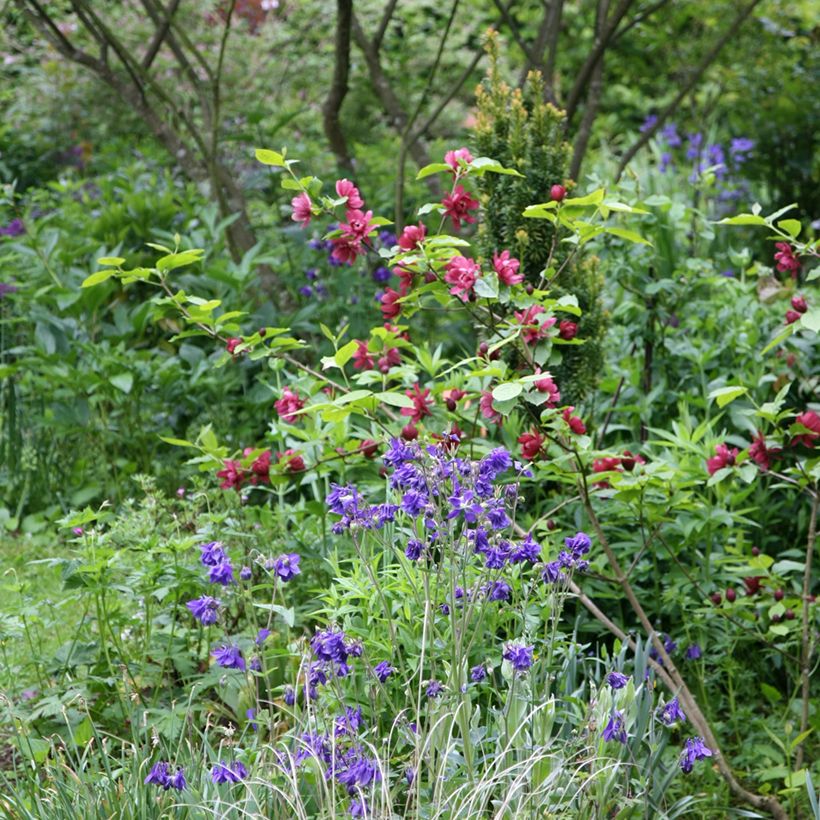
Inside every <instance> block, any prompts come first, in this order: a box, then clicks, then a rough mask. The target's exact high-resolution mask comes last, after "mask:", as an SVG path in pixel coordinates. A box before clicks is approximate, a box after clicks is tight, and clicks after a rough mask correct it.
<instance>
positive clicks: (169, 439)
mask: <svg viewBox="0 0 820 820" xmlns="http://www.w3.org/2000/svg"><path fill="white" fill-rule="evenodd" d="M160 440H161V441H164V442H165V443H166V444H173V445H174V447H193V446H194V445H193V444H191V442H190V441H185V439H184V438H172V437H171V436H160Z"/></svg>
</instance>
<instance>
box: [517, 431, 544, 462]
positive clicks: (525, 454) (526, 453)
mask: <svg viewBox="0 0 820 820" xmlns="http://www.w3.org/2000/svg"><path fill="white" fill-rule="evenodd" d="M544 440H545V439H544V437H543V436H542V435H541V434H540V433H539V432H538V430H530V431H529V432H528V433H522V434H521V435H520V436H519V437H518V443H519V444H520V445H521V458H523V459H524V460H525V461H534V460H535V459H536V458H538V454H539V453H540V452H541V448H542V447H543V446H544Z"/></svg>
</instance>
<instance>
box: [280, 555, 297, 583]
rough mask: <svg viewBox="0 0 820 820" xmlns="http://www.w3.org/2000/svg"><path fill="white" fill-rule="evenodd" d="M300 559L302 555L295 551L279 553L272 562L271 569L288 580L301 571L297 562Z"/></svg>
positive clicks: (284, 579)
mask: <svg viewBox="0 0 820 820" xmlns="http://www.w3.org/2000/svg"><path fill="white" fill-rule="evenodd" d="M301 560H302V556H301V555H298V554H297V553H295V552H291V553H288V554H287V555H280V556H279V557H278V558H277V559H276V560H275V561H274V562H273V570H274V572H275V573H276V574H277V575H278V576H279V577H280V578H281V579H282V580H283V581H290V579H291V578H293V577H295V576H296V575H299V574H300V573H301V572H302V570H300V569H299V562H300V561H301Z"/></svg>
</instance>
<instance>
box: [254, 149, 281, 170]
mask: <svg viewBox="0 0 820 820" xmlns="http://www.w3.org/2000/svg"><path fill="white" fill-rule="evenodd" d="M254 153H255V154H256V159H257V160H258V161H259V162H261V163H262V164H263V165H273V166H275V167H279V168H281V167H283V166H284V164H285V158H284V157H283V156H282V154H280V153H279V152H278V151H269V150H268V149H267V148H257V149H256V151H255V152H254Z"/></svg>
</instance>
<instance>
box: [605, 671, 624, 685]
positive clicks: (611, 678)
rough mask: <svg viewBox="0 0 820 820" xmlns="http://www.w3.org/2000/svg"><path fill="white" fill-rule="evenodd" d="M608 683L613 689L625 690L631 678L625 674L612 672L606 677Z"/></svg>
mask: <svg viewBox="0 0 820 820" xmlns="http://www.w3.org/2000/svg"><path fill="white" fill-rule="evenodd" d="M606 682H607V683H608V684H609V685H610V686H611V687H612V688H613V689H623V688H624V686H626V685H627V683H629V678H628V677H627V676H626V675H624V674H623V672H610V673H609V674H608V675H607V676H606Z"/></svg>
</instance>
